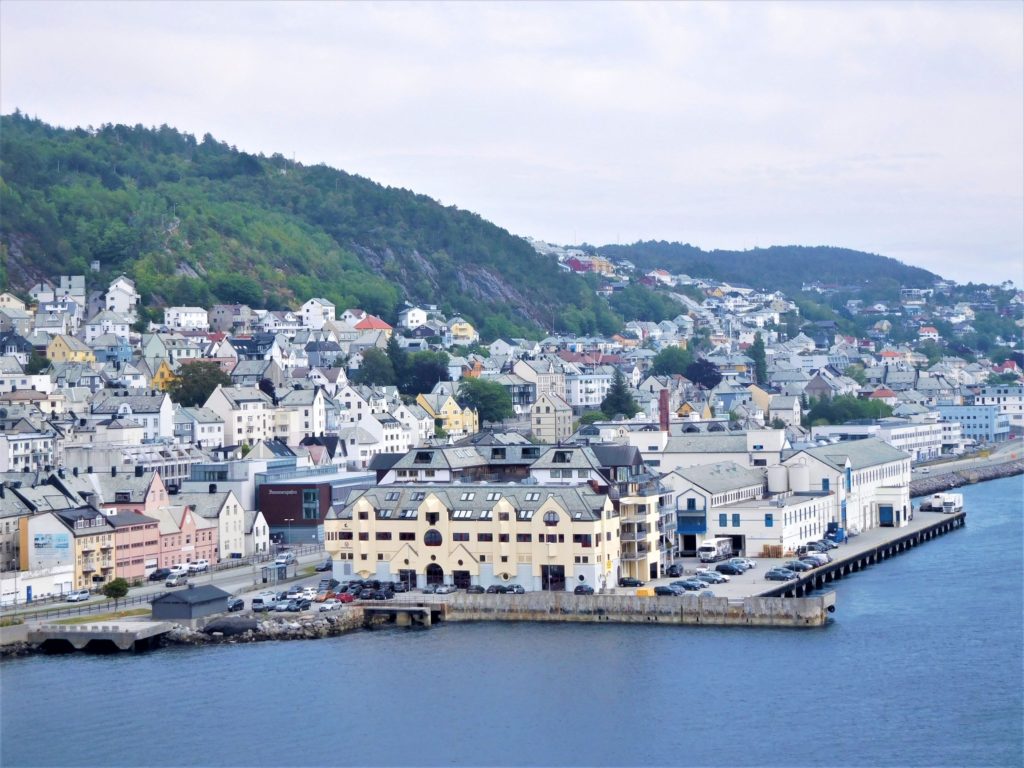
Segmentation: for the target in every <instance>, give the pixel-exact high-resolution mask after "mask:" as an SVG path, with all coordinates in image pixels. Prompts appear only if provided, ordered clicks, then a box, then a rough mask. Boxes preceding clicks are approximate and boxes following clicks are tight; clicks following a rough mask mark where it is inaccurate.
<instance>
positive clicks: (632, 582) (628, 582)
mask: <svg viewBox="0 0 1024 768" xmlns="http://www.w3.org/2000/svg"><path fill="white" fill-rule="evenodd" d="M643 585H644V583H643V582H642V581H640V579H635V578H633V577H632V576H622V577H621V578H620V579H619V586H620V587H642V586H643Z"/></svg>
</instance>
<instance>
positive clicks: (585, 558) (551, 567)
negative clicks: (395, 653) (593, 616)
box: [324, 483, 621, 591]
mask: <svg viewBox="0 0 1024 768" xmlns="http://www.w3.org/2000/svg"><path fill="white" fill-rule="evenodd" d="M324 536H325V539H326V544H325V546H326V549H327V552H328V553H329V554H330V555H331V557H332V559H334V560H335V561H337V562H336V564H335V573H336V574H338V573H341V574H344V575H349V576H356V575H358V576H360V577H363V578H377V579H381V580H387V581H399V580H400V581H404V582H405V583H406V584H407V585H409V586H411V587H412V586H424V585H426V584H442V583H443V584H454V585H455V586H457V587H460V588H465V587H468V586H469V585H470V584H479V585H481V586H484V587H487V586H490V585H491V584H504V583H518V584H520V585H522V586H523V587H524V588H525V589H527V590H530V591H535V590H552V591H561V590H570V591H571V590H572V589H573V588H574V587H575V586H576V585H577V584H588V585H590V586H592V587H594V588H595V589H601V588H603V587H605V586H608V587H612V586H614V585H615V579H617V578H618V576H619V575H621V574H620V560H619V551H620V543H619V519H618V517H617V516H616V513H615V509H614V505H613V504H612V501H611V500H610V498H609V497H608V496H607V495H605V494H599V493H595V492H594V491H593V489H592V488H591V487H590V486H589V485H576V486H564V485H550V486H545V485H512V486H510V485H508V484H484V483H481V484H473V485H460V484H452V485H445V486H438V485H432V484H411V485H405V484H402V485H382V486H377V487H375V488H371V489H369V490H366V491H364V492H363V493H362V494H361V495H360V496H358V497H357V498H355V499H354V500H353V501H351V502H350V503H349V504H348V505H347V506H345V507H344V508H343V509H341V510H340V511H337V512H335V511H332V512H329V513H328V516H327V519H326V520H325V521H324ZM339 566H340V567H339Z"/></svg>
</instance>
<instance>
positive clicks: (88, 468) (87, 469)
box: [85, 467, 92, 475]
mask: <svg viewBox="0 0 1024 768" xmlns="http://www.w3.org/2000/svg"><path fill="white" fill-rule="evenodd" d="M85 473H86V474H87V475H91V474H92V467H86V468H85Z"/></svg>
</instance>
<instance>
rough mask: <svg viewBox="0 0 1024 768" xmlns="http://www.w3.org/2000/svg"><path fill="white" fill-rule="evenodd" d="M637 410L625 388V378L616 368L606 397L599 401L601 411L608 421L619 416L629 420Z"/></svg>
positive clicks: (638, 408) (634, 401)
mask: <svg viewBox="0 0 1024 768" xmlns="http://www.w3.org/2000/svg"><path fill="white" fill-rule="evenodd" d="M639 410H640V407H639V406H638V405H637V404H636V400H634V399H633V395H631V394H630V393H629V389H628V388H627V387H626V377H625V376H623V375H622V371H621V370H619V369H618V368H616V369H615V374H614V375H613V376H612V385H611V387H609V388H608V395H607V396H606V397H605V399H604V400H602V401H601V411H602V412H603V413H604V415H605V416H607V417H608V418H609V419H613V418H615V417H616V416H618V415H619V414H621V415H623V416H625V417H626V418H627V419H631V418H633V417H634V416H636V414H637V412H638V411H639Z"/></svg>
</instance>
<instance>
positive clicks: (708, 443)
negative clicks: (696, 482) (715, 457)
mask: <svg viewBox="0 0 1024 768" xmlns="http://www.w3.org/2000/svg"><path fill="white" fill-rule="evenodd" d="M664 452H665V453H742V454H746V452H747V436H746V434H744V433H742V432H740V433H736V432H709V433H704V434H701V433H694V434H687V435H678V436H676V435H674V436H672V437H669V438H668V440H667V442H666V445H665V451H664Z"/></svg>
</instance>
